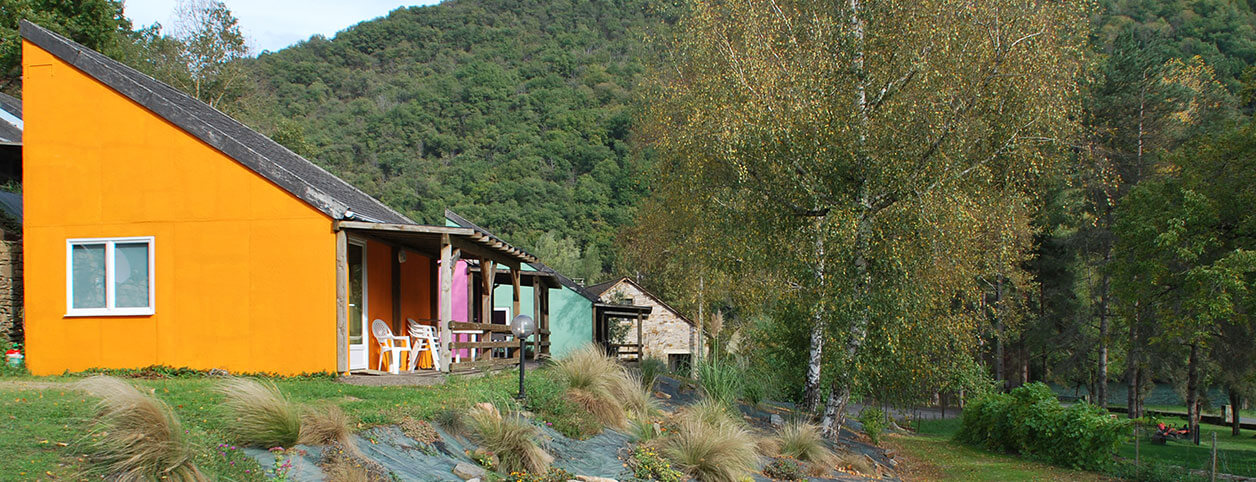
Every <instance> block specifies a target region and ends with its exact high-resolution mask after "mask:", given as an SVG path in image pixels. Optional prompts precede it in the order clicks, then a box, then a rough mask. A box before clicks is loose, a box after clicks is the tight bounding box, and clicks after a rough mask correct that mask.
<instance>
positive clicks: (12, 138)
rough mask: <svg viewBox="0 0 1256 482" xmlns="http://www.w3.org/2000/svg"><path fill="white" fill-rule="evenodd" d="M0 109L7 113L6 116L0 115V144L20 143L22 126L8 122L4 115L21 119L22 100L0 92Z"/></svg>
mask: <svg viewBox="0 0 1256 482" xmlns="http://www.w3.org/2000/svg"><path fill="white" fill-rule="evenodd" d="M0 111H4V113H5V114H7V116H4V115H0V144H21V143H22V127H21V126H19V125H17V124H14V123H12V122H9V121H8V119H6V117H13V118H15V119H17V120H19V121H20V120H22V101H20V100H18V99H16V98H14V97H13V96H11V95H8V94H4V93H0Z"/></svg>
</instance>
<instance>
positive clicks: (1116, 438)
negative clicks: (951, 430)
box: [956, 383, 1128, 470]
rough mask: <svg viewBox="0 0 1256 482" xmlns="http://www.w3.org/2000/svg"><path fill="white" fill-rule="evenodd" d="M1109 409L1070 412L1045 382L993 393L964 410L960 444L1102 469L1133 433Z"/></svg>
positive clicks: (1084, 407) (1081, 406)
mask: <svg viewBox="0 0 1256 482" xmlns="http://www.w3.org/2000/svg"><path fill="white" fill-rule="evenodd" d="M1127 425H1128V422H1127V421H1125V420H1123V419H1118V418H1113V417H1111V416H1109V414H1108V412H1107V410H1104V409H1103V408H1100V407H1096V406H1094V405H1090V404H1088V403H1077V404H1075V405H1073V406H1071V407H1068V408H1064V407H1062V406H1060V402H1059V401H1058V400H1057V399H1056V397H1055V394H1054V393H1053V392H1052V391H1051V389H1050V388H1048V387H1047V386H1046V385H1044V384H1042V383H1031V384H1028V385H1024V386H1021V387H1018V388H1016V389H1015V390H1012V392H1011V393H1006V394H992V395H988V396H986V397H983V398H980V399H978V400H976V401H974V402H972V403H969V404H968V405H967V406H966V407H964V413H963V421H962V425H961V427H960V431H959V433H958V434H957V435H956V439H957V440H960V441H962V442H965V443H968V444H972V445H979V446H983V447H986V448H989V449H991V450H997V451H1002V452H1010V453H1019V454H1023V455H1026V456H1030V457H1034V458H1039V459H1042V460H1046V461H1048V462H1051V463H1055V464H1058V465H1063V466H1067V467H1072V468H1079V469H1087V470H1102V469H1105V468H1108V467H1110V466H1111V465H1112V463H1113V455H1114V454H1115V453H1116V451H1117V448H1118V447H1119V446H1120V444H1121V442H1122V441H1123V440H1124V437H1125V434H1126V433H1127V432H1128V427H1127Z"/></svg>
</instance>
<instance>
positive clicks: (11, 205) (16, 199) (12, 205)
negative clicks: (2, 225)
mask: <svg viewBox="0 0 1256 482" xmlns="http://www.w3.org/2000/svg"><path fill="white" fill-rule="evenodd" d="M0 211H3V212H4V213H5V214H7V215H9V217H11V218H13V219H14V220H16V221H17V222H18V223H21V222H22V195H21V194H19V193H15V192H9V191H0Z"/></svg>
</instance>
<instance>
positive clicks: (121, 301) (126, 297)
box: [113, 243, 148, 308]
mask: <svg viewBox="0 0 1256 482" xmlns="http://www.w3.org/2000/svg"><path fill="white" fill-rule="evenodd" d="M113 250H114V264H113V280H114V283H115V285H114V294H113V304H114V306H116V307H118V308H144V307H147V306H148V243H118V244H116V245H114V247H113Z"/></svg>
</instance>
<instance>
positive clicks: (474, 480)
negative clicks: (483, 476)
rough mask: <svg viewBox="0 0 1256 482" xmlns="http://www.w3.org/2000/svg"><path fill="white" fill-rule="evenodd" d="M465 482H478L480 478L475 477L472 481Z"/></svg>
mask: <svg viewBox="0 0 1256 482" xmlns="http://www.w3.org/2000/svg"><path fill="white" fill-rule="evenodd" d="M467 482H480V478H479V477H476V478H474V479H467Z"/></svg>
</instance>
